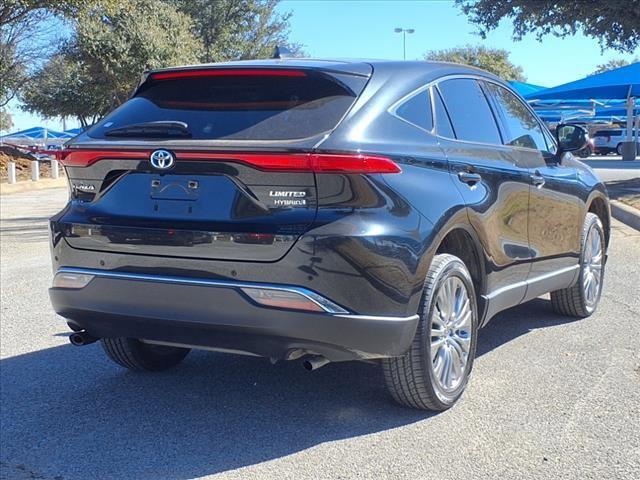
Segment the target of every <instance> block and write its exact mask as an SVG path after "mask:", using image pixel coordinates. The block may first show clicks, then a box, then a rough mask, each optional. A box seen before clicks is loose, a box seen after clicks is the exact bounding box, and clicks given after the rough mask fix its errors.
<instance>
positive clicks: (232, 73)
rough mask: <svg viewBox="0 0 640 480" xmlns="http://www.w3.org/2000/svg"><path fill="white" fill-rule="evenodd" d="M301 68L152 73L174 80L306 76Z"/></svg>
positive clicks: (157, 78) (157, 76) (156, 77)
mask: <svg viewBox="0 0 640 480" xmlns="http://www.w3.org/2000/svg"><path fill="white" fill-rule="evenodd" d="M306 76H307V75H306V74H305V73H304V72H303V71H301V70H288V69H275V68H272V69H266V68H253V69H246V68H244V69H239V68H233V69H208V70H180V71H174V72H159V73H152V74H151V79H152V80H173V79H175V78H193V77H306Z"/></svg>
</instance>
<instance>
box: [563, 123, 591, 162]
mask: <svg viewBox="0 0 640 480" xmlns="http://www.w3.org/2000/svg"><path fill="white" fill-rule="evenodd" d="M556 139H557V140H558V154H560V155H561V154H563V153H564V152H575V151H577V150H582V149H583V148H585V147H586V146H587V144H588V143H589V134H588V133H587V131H586V130H585V129H584V128H582V127H579V126H578V125H570V124H563V123H561V124H560V125H558V127H557V128H556Z"/></svg>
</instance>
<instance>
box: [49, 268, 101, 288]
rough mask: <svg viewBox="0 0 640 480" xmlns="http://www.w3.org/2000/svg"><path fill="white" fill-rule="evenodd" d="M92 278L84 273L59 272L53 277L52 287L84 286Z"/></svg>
mask: <svg viewBox="0 0 640 480" xmlns="http://www.w3.org/2000/svg"><path fill="white" fill-rule="evenodd" d="M93 278H94V276H93V275H88V274H86V273H71V272H59V273H56V276H55V277H53V288H84V287H86V286H87V285H88V284H89V282H90V281H91V280H93Z"/></svg>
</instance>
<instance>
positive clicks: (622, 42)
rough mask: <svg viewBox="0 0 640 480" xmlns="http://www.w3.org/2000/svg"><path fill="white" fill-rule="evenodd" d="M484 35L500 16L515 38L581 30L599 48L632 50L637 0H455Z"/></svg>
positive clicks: (638, 38) (638, 22)
mask: <svg viewBox="0 0 640 480" xmlns="http://www.w3.org/2000/svg"><path fill="white" fill-rule="evenodd" d="M456 4H457V5H458V6H459V7H460V8H461V9H462V11H463V12H464V13H465V14H466V15H467V16H468V17H469V20H470V21H471V22H472V23H474V24H475V25H477V26H478V27H479V33H480V35H481V36H482V37H483V38H485V36H486V34H487V32H488V31H490V30H494V29H495V28H496V27H497V26H498V25H499V24H500V21H501V20H502V19H505V18H508V19H511V20H512V22H513V37H514V39H516V40H520V39H522V37H523V36H524V35H526V34H528V33H534V34H535V35H536V37H537V39H538V40H540V39H541V38H542V37H543V36H544V35H548V34H552V35H555V36H557V37H561V38H564V37H566V36H567V35H574V34H575V33H576V32H578V31H582V32H583V33H584V34H585V35H587V36H589V37H592V38H595V39H597V40H598V41H599V43H600V46H601V48H602V49H604V48H612V49H615V50H618V51H621V52H632V51H633V50H634V49H635V48H636V47H637V46H638V44H640V2H638V0H590V1H588V2H587V1H585V0H563V1H561V2H559V1H557V0H535V1H532V0H509V1H505V0H456Z"/></svg>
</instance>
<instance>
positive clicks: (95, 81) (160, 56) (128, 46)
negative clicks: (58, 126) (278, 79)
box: [0, 0, 300, 125]
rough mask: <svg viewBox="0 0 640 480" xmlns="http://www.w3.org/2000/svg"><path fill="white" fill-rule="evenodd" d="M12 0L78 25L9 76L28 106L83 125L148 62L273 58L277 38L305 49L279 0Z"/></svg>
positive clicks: (124, 94)
mask: <svg viewBox="0 0 640 480" xmlns="http://www.w3.org/2000/svg"><path fill="white" fill-rule="evenodd" d="M9 1H12V2H13V3H16V4H17V3H20V5H21V6H22V7H21V8H24V9H25V10H28V9H29V8H31V9H32V10H31V11H32V12H34V11H37V12H41V13H42V12H44V14H58V15H63V16H64V17H65V18H66V20H67V21H68V22H70V24H71V26H72V28H73V32H74V33H73V36H72V38H71V39H70V40H69V41H67V42H66V43H65V44H64V45H62V46H61V47H60V48H59V49H57V53H56V55H54V56H53V57H52V58H50V59H49V60H48V61H46V62H45V63H44V64H42V66H41V67H40V68H37V69H35V71H32V72H30V75H29V78H28V81H25V76H24V72H26V70H24V69H23V70H22V72H23V74H21V75H13V76H12V77H11V78H15V80H16V81H15V86H19V87H20V88H21V89H22V90H23V92H22V94H21V98H22V101H23V104H24V108H25V109H26V110H28V111H31V112H34V113H40V114H42V115H44V116H47V117H57V116H67V117H69V116H73V117H77V118H78V119H79V120H80V121H81V123H82V124H83V125H85V124H87V123H92V122H93V121H95V120H96V119H97V118H99V117H101V116H103V115H105V114H106V113H107V112H108V111H110V110H112V109H113V108H115V107H116V106H118V105H119V104H121V103H122V102H124V101H125V100H126V99H127V98H128V97H129V96H130V94H131V92H132V91H133V89H134V88H135V86H136V85H137V83H138V81H139V79H140V75H141V74H142V72H143V71H144V70H148V69H152V68H159V67H165V66H175V65H185V64H193V63H200V62H218V61H225V60H234V59H250V58H268V57H270V56H271V54H272V52H273V48H274V47H275V46H276V45H283V46H287V47H288V48H290V49H291V50H292V51H293V52H294V53H300V46H299V45H296V44H290V43H289V42H288V41H287V35H288V29H289V17H290V14H284V15H280V14H278V13H277V12H276V11H275V7H276V6H277V4H278V1H279V0H129V1H128V2H122V1H118V0H94V1H83V0H77V1H76V0H71V1H64V0H43V1H40V2H39V1H37V0H31V1H21V2H16V1H15V0H9ZM36 5H40V6H39V7H37V8H38V9H39V10H37V9H36V10H34V8H35V6H36ZM2 8H4V7H0V13H1V12H2ZM32 15H33V14H32ZM0 21H1V19H0ZM1 47H2V45H1V44H0V53H2V50H1ZM8 56H10V55H8ZM13 57H14V58H15V57H16V56H15V55H13ZM2 58H3V57H1V56H0V60H1V59H2ZM2 68H3V67H1V66H0V80H2V76H1V75H2ZM16 71H17V70H16ZM2 87H4V85H3V86H2ZM0 94H2V88H0ZM0 105H2V103H0Z"/></svg>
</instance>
